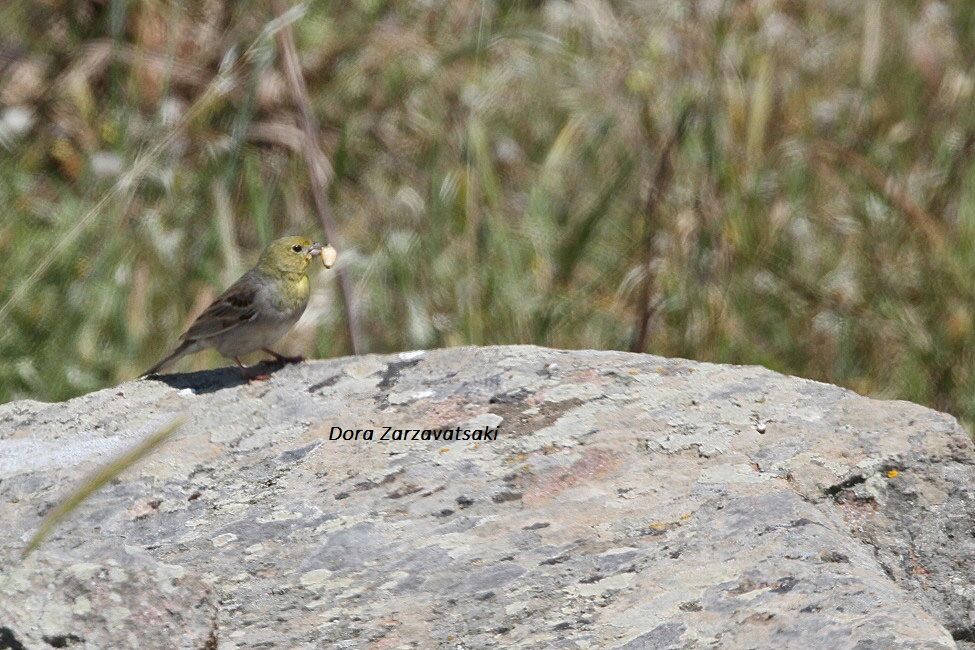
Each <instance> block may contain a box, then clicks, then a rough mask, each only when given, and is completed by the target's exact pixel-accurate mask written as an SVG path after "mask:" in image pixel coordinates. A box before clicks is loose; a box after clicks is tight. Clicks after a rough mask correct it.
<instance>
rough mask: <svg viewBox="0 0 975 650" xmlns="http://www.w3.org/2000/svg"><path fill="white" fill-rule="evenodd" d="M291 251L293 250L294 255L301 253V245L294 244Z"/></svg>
mask: <svg viewBox="0 0 975 650" xmlns="http://www.w3.org/2000/svg"><path fill="white" fill-rule="evenodd" d="M291 250H293V251H294V252H296V253H300V252H301V244H295V245H294V246H292V247H291Z"/></svg>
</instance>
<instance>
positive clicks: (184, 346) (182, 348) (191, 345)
mask: <svg viewBox="0 0 975 650" xmlns="http://www.w3.org/2000/svg"><path fill="white" fill-rule="evenodd" d="M195 350H196V341H183V342H182V343H180V344H179V345H178V346H176V349H175V350H173V351H172V352H171V353H170V354H169V355H168V356H167V357H166V358H165V359H163V360H162V361H160V362H159V363H157V364H156V365H154V366H153V367H152V368H149V369H148V370H146V371H145V372H144V373H142V374H141V375H140V378H142V377H148V376H149V375H155V374H158V373H159V371H160V370H162V369H163V368H165V367H166V366H168V365H170V364H171V363H173V362H174V361H176V360H177V359H179V358H180V357H181V356H183V355H185V354H189V353H191V352H194V351H195Z"/></svg>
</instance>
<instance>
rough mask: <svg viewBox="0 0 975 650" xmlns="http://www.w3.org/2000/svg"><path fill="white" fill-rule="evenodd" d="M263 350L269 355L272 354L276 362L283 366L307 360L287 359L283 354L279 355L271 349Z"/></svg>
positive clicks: (299, 358) (301, 358)
mask: <svg viewBox="0 0 975 650" xmlns="http://www.w3.org/2000/svg"><path fill="white" fill-rule="evenodd" d="M261 349H262V350H264V351H265V352H267V353H268V354H270V355H271V356H272V357H274V360H275V361H277V362H278V363H280V364H281V365H283V366H285V365H288V364H289V363H301V362H302V361H304V360H305V358H304V357H286V356H284V355H283V354H278V353H277V352H275V351H274V350H272V349H271V348H261Z"/></svg>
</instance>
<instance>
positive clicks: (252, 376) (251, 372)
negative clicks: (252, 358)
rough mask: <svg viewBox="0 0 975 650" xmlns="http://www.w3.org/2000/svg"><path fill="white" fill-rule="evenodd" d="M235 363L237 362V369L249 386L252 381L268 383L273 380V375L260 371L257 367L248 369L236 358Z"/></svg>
mask: <svg viewBox="0 0 975 650" xmlns="http://www.w3.org/2000/svg"><path fill="white" fill-rule="evenodd" d="M234 361H236V362H237V369H238V370H240V376H241V377H242V378H243V379H244V381H246V382H247V383H248V384H249V383H250V382H252V381H267V380H268V379H270V378H271V375H269V374H268V373H266V372H264V371H263V370H261V369H259V368H258V367H257V366H252V367H250V368H248V367H247V366H245V365H244V364H242V363H241V362H240V359H237V358H234Z"/></svg>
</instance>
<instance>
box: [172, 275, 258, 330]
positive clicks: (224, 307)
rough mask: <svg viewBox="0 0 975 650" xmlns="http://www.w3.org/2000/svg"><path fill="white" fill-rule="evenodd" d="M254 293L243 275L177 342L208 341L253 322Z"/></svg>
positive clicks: (255, 294) (256, 288) (252, 286)
mask: <svg viewBox="0 0 975 650" xmlns="http://www.w3.org/2000/svg"><path fill="white" fill-rule="evenodd" d="M257 290H258V287H257V285H256V284H255V283H254V282H253V280H252V278H250V277H249V274H248V275H244V276H243V277H242V278H240V279H239V280H237V282H235V283H234V284H232V285H231V286H230V288H229V289H227V290H226V291H224V292H223V293H222V294H220V296H219V297H218V298H217V299H216V300H214V301H213V304H211V305H210V306H209V307H207V308H206V310H204V312H203V313H202V314H200V315H199V317H198V318H197V319H196V320H195V321H193V324H192V325H190V328H189V329H188V330H186V333H185V334H183V336H181V337H180V338H181V339H183V340H184V341H199V340H201V339H208V338H212V337H214V336H218V335H220V334H225V333H226V332H228V331H230V330H232V329H234V328H235V327H239V326H240V325H242V324H244V323H247V322H250V321H252V320H254V318H256V317H257V300H256V299H257Z"/></svg>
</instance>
